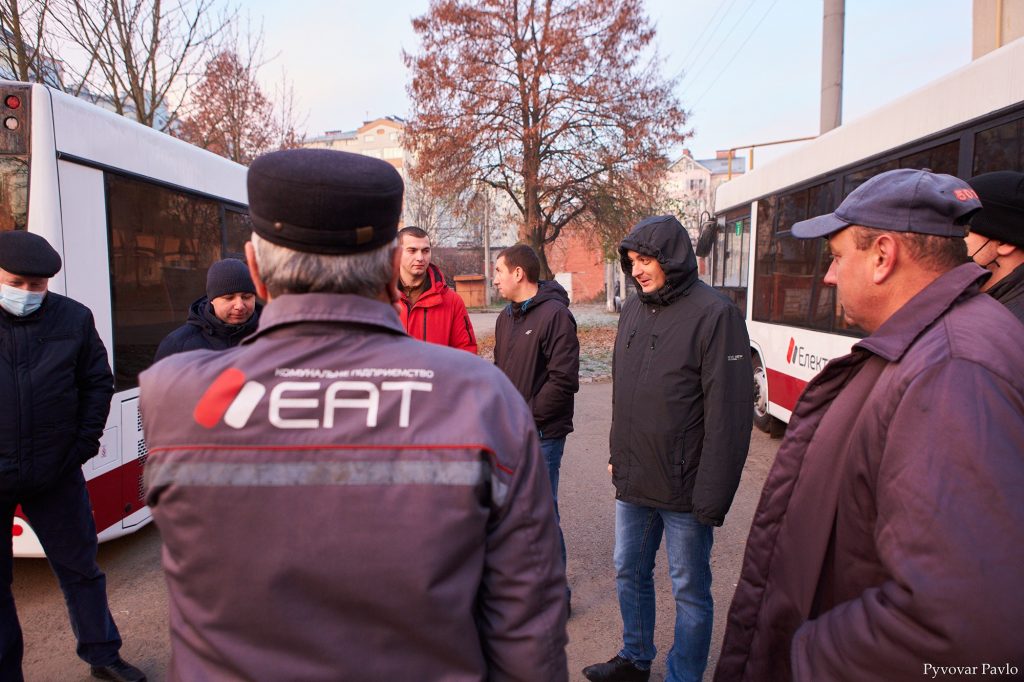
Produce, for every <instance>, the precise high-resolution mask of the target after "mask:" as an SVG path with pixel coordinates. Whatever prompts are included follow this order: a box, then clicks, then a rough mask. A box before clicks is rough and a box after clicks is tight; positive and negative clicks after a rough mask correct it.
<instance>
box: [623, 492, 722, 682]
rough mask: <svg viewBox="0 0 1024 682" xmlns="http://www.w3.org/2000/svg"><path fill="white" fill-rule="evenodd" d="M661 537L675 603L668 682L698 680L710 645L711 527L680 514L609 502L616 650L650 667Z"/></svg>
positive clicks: (691, 515) (705, 662)
mask: <svg viewBox="0 0 1024 682" xmlns="http://www.w3.org/2000/svg"><path fill="white" fill-rule="evenodd" d="M662 534H664V535H665V538H666V549H667V550H668V570H669V575H670V576H671V578H672V592H673V594H674V595H675V599H676V623H675V639H674V641H673V643H672V649H671V650H670V651H669V652H668V675H667V677H666V678H665V679H666V680H667V681H668V682H696V681H699V680H701V679H702V677H703V675H704V668H705V667H707V663H708V649H709V648H710V646H711V623H712V620H713V619H714V615H715V608H714V602H713V601H712V598H711V544H712V541H713V538H714V536H713V534H712V529H711V527H710V526H705V525H703V524H702V523H700V522H699V521H697V519H696V518H695V517H694V516H693V514H688V513H685V512H673V511H666V510H664V509H656V508H654V507H642V506H639V505H635V504H629V503H628V502H622V501H621V500H616V502H615V571H616V577H615V586H616V588H617V590H618V593H619V610H620V611H621V612H622V651H620V652H619V655H620V656H622V657H623V658H628V659H629V660H631V661H633V663H634V664H636V666H637V667H638V668H645V669H646V668H650V666H651V661H653V660H654V656H655V654H656V653H657V650H656V649H655V647H654V557H655V554H657V552H658V547H659V546H660V545H661V536H662Z"/></svg>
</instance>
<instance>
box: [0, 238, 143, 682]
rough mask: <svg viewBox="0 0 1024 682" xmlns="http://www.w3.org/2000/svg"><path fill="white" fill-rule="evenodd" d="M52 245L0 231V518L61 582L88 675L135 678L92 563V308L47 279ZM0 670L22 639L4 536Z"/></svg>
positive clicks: (15, 663)
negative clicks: (18, 517) (20, 520)
mask: <svg viewBox="0 0 1024 682" xmlns="http://www.w3.org/2000/svg"><path fill="white" fill-rule="evenodd" d="M60 267H61V261H60V256H59V255H58V254H57V252H56V251H54V249H53V247H51V246H50V244H49V243H48V242H47V241H46V240H45V239H44V238H42V237H40V236H39V235H36V234H32V233H29V232H21V231H15V232H0V376H2V379H0V404H2V405H3V409H0V510H2V516H0V524H3V527H4V528H10V527H11V522H12V519H13V516H14V510H15V507H17V506H18V505H19V504H20V505H21V510H22V512H23V513H24V514H25V517H26V518H27V519H28V521H29V523H31V524H32V528H33V530H35V532H36V535H37V536H38V537H39V541H40V542H41V543H42V545H43V549H44V550H45V551H46V558H47V559H48V560H49V562H50V567H51V568H52V569H53V572H54V573H55V574H56V575H57V579H58V580H59V582H60V588H61V590H62V591H63V592H64V601H65V602H66V603H67V607H68V615H69V617H70V619H71V629H72V631H73V632H74V633H75V637H76V638H77V640H78V648H77V653H78V655H79V657H80V658H82V660H84V661H85V662H87V663H89V664H90V665H91V666H92V674H93V676H94V677H98V678H101V679H107V680H144V679H146V677H145V675H144V674H143V673H142V671H141V670H139V669H138V668H136V667H134V666H132V665H130V664H128V663H125V662H124V661H123V660H122V659H121V657H120V656H119V655H118V650H119V649H120V648H121V637H120V635H119V634H118V631H117V626H116V625H115V624H114V619H113V617H111V615H110V609H109V607H108V606H107V588H106V578H105V577H104V575H103V571H101V570H100V569H99V566H97V565H96V525H95V523H94V521H93V517H92V508H91V506H90V504H89V495H88V493H87V492H86V488H85V478H84V476H83V475H82V465H83V464H84V463H85V462H86V461H87V460H89V459H91V458H92V457H93V456H94V455H95V454H96V453H97V451H98V450H99V441H100V436H101V435H102V434H103V427H104V425H105V424H106V421H107V413H108V412H109V411H110V397H111V395H113V393H114V379H113V376H112V375H111V373H110V365H109V364H108V363H107V351H106V350H105V349H104V348H103V342H102V341H100V338H99V335H98V334H97V333H96V326H95V324H94V323H93V319H92V313H90V312H89V309H88V308H86V307H85V306H83V305H82V304H80V303H78V302H76V301H73V300H71V299H70V298H66V297H64V296H61V295H60V294H55V293H53V292H51V291H48V288H49V279H50V278H51V277H53V276H54V275H56V274H57V272H58V271H59V270H60ZM0 546H2V548H3V553H2V555H0V571H2V575H0V591H2V593H0V680H5V681H6V680H21V679H22V673H21V659H22V652H23V648H24V643H23V639H22V634H21V627H20V626H19V624H18V614H17V613H16V611H15V608H14V597H13V595H12V594H11V581H12V577H13V576H12V564H13V560H12V557H11V540H10V537H9V536H8V539H7V542H4V543H0Z"/></svg>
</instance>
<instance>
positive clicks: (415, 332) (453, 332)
mask: <svg viewBox="0 0 1024 682" xmlns="http://www.w3.org/2000/svg"><path fill="white" fill-rule="evenodd" d="M398 246H399V248H401V250H402V262H401V265H400V268H399V274H400V277H401V282H400V284H401V286H400V287H399V291H400V292H401V294H402V306H401V311H402V325H403V326H404V327H405V331H407V332H408V333H409V336H411V337H413V338H415V339H420V340H421V341H429V342H430V343H437V344H440V345H442V346H451V347H452V348H461V349H462V350H468V351H469V352H470V353H476V334H474V333H473V324H472V323H471V322H470V321H469V313H467V312H466V304H465V303H463V302H462V298H461V297H460V296H459V295H458V294H456V293H455V292H454V291H452V290H451V289H449V288H448V285H447V284H445V282H444V276H443V275H441V271H440V270H438V269H437V266H435V265H431V264H430V237H428V236H427V233H426V232H424V231H423V230H421V229H420V228H418V227H413V226H409V227H405V228H402V229H401V230H399V232H398Z"/></svg>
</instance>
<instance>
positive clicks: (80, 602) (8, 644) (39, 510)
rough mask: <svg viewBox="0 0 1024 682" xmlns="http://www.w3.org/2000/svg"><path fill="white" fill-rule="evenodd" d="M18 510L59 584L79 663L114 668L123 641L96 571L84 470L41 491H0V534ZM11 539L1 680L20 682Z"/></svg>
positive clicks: (3, 586) (1, 598)
mask: <svg viewBox="0 0 1024 682" xmlns="http://www.w3.org/2000/svg"><path fill="white" fill-rule="evenodd" d="M18 504H21V509H22V511H23V512H24V513H25V516H26V517H27V518H28V521H29V523H30V524H32V529H33V530H34V531H35V532H36V535H37V536H38V537H39V541H40V542H41V543H42V545H43V549H44V550H45V551H46V558H47V560H48V561H49V562H50V568H51V569H53V572H54V573H55V574H56V575H57V580H58V581H60V589H61V591H63V592H64V601H65V603H66V604H67V607H68V616H69V617H70V619H71V630H72V631H73V632H74V633H75V637H76V638H77V639H78V647H77V649H76V652H77V653H78V656H79V658H81V659H82V660H84V661H85V662H86V663H89V664H90V665H108V664H110V663H113V662H114V661H115V660H116V659H117V652H118V650H119V649H120V648H121V636H120V635H119V634H118V632H117V626H116V625H115V624H114V618H113V617H112V616H111V615H110V608H109V607H108V606H107V580H106V576H105V575H103V571H101V570H100V569H99V566H97V565H96V525H95V523H94V522H93V518H92V508H91V507H90V504H89V493H88V491H87V490H86V488H85V478H84V477H83V476H82V470H81V469H77V468H76V469H75V470H74V471H73V472H70V473H67V474H65V475H63V476H61V478H59V479H58V480H57V481H56V482H54V484H53V485H51V486H48V487H47V488H45V489H44V490H41V491H37V492H33V493H21V492H11V491H0V524H2V525H0V528H10V527H11V523H12V521H13V518H14V510H15V508H16V507H17V506H18ZM10 537H11V536H10V535H8V536H7V538H8V539H7V541H6V542H0V680H3V681H4V682H6V681H7V680H21V679H22V674H21V658H22V652H23V649H24V640H23V639H22V636H21V625H19V623H18V614H17V612H16V611H15V608H14V595H13V594H12V593H11V582H12V578H13V563H14V562H13V559H12V556H11V540H10Z"/></svg>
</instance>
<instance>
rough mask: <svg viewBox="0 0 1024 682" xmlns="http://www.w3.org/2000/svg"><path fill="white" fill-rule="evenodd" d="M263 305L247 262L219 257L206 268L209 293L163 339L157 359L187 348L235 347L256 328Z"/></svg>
mask: <svg viewBox="0 0 1024 682" xmlns="http://www.w3.org/2000/svg"><path fill="white" fill-rule="evenodd" d="M261 308H262V306H261V305H260V304H259V303H258V302H257V301H256V287H255V286H253V283H252V277H251V276H250V275H249V268H248V267H247V266H246V264H245V263H243V262H242V261H240V260H238V259H237V258H225V259H224V260H219V261H217V262H216V263H214V264H213V265H211V266H210V269H209V270H208V271H207V272H206V295H205V296H201V297H199V298H198V299H197V300H196V301H195V302H193V303H192V305H191V306H190V307H189V311H188V320H187V321H186V322H185V324H183V325H182V326H180V327H178V328H177V329H175V330H174V331H173V332H171V333H170V334H168V335H167V336H166V337H165V338H164V340H163V341H161V342H160V346H159V348H157V349H156V358H154V359H155V360H163V359H164V358H166V357H167V356H168V355H173V354H174V353H181V352H182V351H186V350H197V349H201V348H202V349H210V350H224V349H225V348H233V347H234V346H237V345H238V344H239V343H240V342H241V341H242V339H244V338H245V337H246V336H248V335H249V334H252V333H253V332H254V331H256V325H257V323H258V322H259V319H260V309H261Z"/></svg>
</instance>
